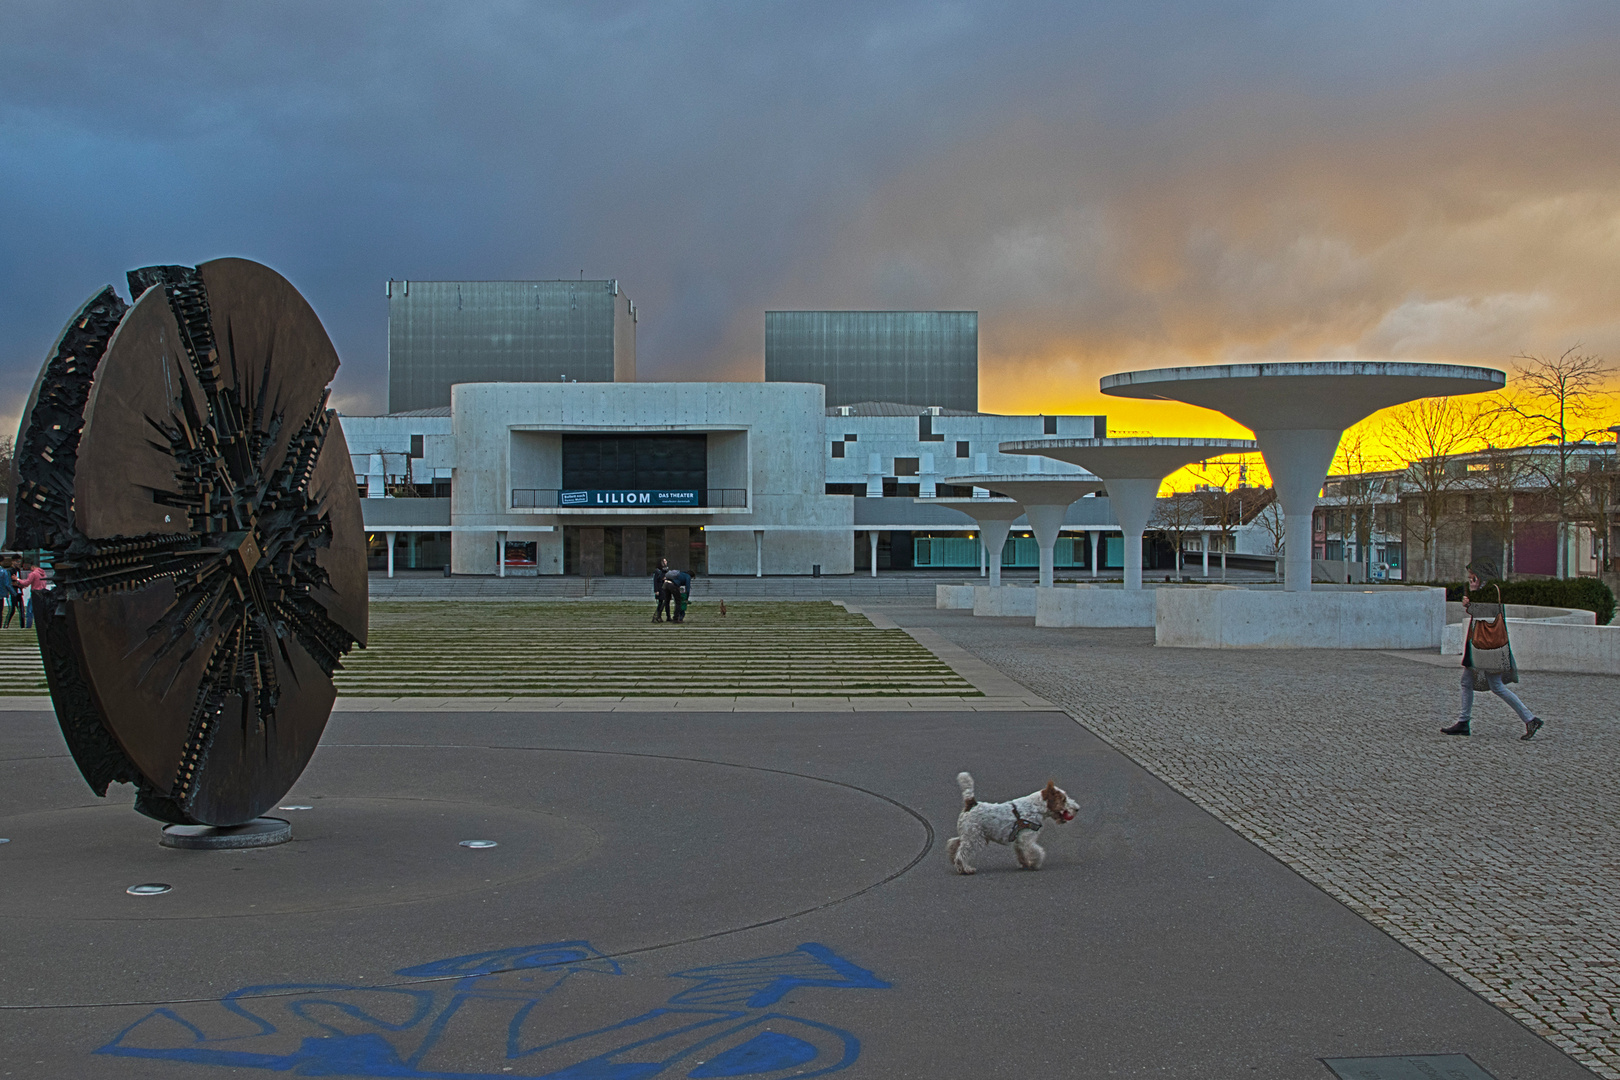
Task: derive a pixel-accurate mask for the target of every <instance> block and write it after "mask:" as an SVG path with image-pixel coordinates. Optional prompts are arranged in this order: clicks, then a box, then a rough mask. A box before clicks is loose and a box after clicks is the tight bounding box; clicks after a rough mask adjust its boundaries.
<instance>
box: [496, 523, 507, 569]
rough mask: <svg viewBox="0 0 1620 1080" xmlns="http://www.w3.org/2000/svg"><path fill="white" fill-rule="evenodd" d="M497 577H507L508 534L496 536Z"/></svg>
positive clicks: (499, 533)
mask: <svg viewBox="0 0 1620 1080" xmlns="http://www.w3.org/2000/svg"><path fill="white" fill-rule="evenodd" d="M495 576H496V577H505V576H506V534H505V533H504V532H498V533H496V534H495Z"/></svg>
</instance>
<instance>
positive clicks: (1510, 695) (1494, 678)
mask: <svg viewBox="0 0 1620 1080" xmlns="http://www.w3.org/2000/svg"><path fill="white" fill-rule="evenodd" d="M1485 681H1486V682H1487V683H1488V684H1489V685H1490V688H1491V693H1493V694H1495V695H1496V696H1497V697H1499V698H1501V699H1502V700H1503V701H1505V702H1507V703H1508V705H1510V706H1512V708H1513V711H1514V712H1516V713H1518V714H1519V719H1520V720H1523V721H1524V722H1525V723H1527V724H1528V723H1529V722H1530V720H1531V715H1530V710H1529V709H1527V708H1525V707H1524V702H1522V701H1520V700H1519V697H1518V695H1517V694H1515V693H1514V692H1513V691H1511V690H1509V689H1508V688H1507V684H1506V683H1504V682H1503V681H1502V676H1501V674H1500V673H1498V672H1494V671H1491V672H1486V673H1485ZM1473 713H1474V669H1473V668H1466V667H1465V668H1463V669H1462V715H1461V716H1460V717H1458V719H1459V720H1461V721H1462V722H1463V723H1465V724H1466V723H1468V722H1469V719H1470V718H1471V717H1472V716H1473Z"/></svg>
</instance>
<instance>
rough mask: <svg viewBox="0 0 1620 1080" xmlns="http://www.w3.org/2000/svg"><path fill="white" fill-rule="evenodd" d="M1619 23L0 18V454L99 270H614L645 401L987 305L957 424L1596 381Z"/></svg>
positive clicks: (63, 13) (346, 357)
mask: <svg viewBox="0 0 1620 1080" xmlns="http://www.w3.org/2000/svg"><path fill="white" fill-rule="evenodd" d="M1617 57H1620V4H1616V3H1613V2H1611V0H1593V2H1586V3H1559V2H1556V0H1538V2H1536V3H1528V2H1525V3H1506V2H1493V0H1470V2H1467V3H1461V2H1458V3H1447V2H1434V3H1422V2H1419V3H1413V2H1411V0H1403V2H1399V3H1354V2H1346V3H1341V4H1332V5H1329V4H1319V3H1317V4H1312V3H1299V2H1292V3H1280V2H1279V3H1247V4H1244V3H1211V2H1207V0H1206V2H1201V3H1154V2H1140V3H1130V4H1121V3H1110V4H1083V3H1075V2H1066V3H1059V4H1043V3H1037V2H1030V0H1022V2H1018V3H976V4H950V3H938V2H934V3H882V2H874V0H864V2H861V3H837V2H821V3H815V4H798V3H767V2H764V0H753V2H748V3H735V4H712V3H657V4H637V3H619V4H604V3H600V2H595V3H578V4H571V3H556V4H545V3H533V2H531V3H501V2H491V3H478V2H473V0H458V2H454V3H445V2H438V3H431V4H423V3H410V2H403V0H390V2H388V3H366V2H359V0H347V2H340V3H333V2H332V0H320V2H316V3H294V2H263V3H228V4H227V3H183V2H168V3H144V2H139V0H119V2H118V3H105V4H96V3H45V2H40V0H27V2H16V0H0V284H3V287H0V374H3V377H4V384H3V386H0V422H3V423H5V424H6V425H7V428H8V429H11V428H14V427H15V418H16V415H17V413H18V412H19V410H20V408H21V406H22V404H23V401H24V399H25V398H26V395H27V393H28V390H29V389H30V387H31V384H32V381H33V378H34V375H35V373H36V372H37V370H38V367H39V364H40V362H41V361H42V359H43V358H44V354H45V352H46V350H47V349H48V348H49V346H50V344H51V342H52V340H53V339H54V337H55V336H56V334H57V333H58V332H59V330H60V328H61V324H62V322H63V321H64V320H65V319H66V318H67V316H68V315H69V314H70V313H71V312H72V311H73V309H74V308H75V307H76V306H77V305H78V304H79V303H80V302H82V300H83V299H84V298H85V297H86V296H88V295H89V294H90V293H92V292H93V291H95V290H96V289H97V288H99V287H100V286H101V285H103V284H106V283H114V284H116V285H118V286H119V288H120V291H122V290H123V272H124V271H125V270H126V269H128V268H130V267H134V266H140V265H147V264H151V263H159V262H180V263H196V262H200V261H203V260H205V259H209V258H214V257H218V256H222V255H240V256H245V257H248V258H253V259H257V260H259V261H261V262H265V263H268V264H269V265H271V266H274V267H275V268H276V269H278V270H280V271H281V272H282V273H283V274H285V275H286V276H287V277H288V278H290V279H291V280H292V281H293V283H294V284H295V285H297V286H298V287H299V289H300V290H301V291H302V292H303V293H304V295H305V296H306V297H307V298H308V299H309V300H310V302H311V303H312V304H313V305H314V307H315V309H316V311H317V312H318V313H319V314H320V315H321V317H322V319H323V320H324V322H325V323H326V326H327V329H328V331H329V332H330V333H331V335H332V338H333V340H334V341H335V342H336V344H337V347H338V350H339V353H340V354H341V356H342V357H343V361H344V364H343V369H342V371H341V373H340V374H339V377H338V384H337V391H338V394H337V397H338V402H339V404H340V406H341V407H343V408H345V409H347V410H349V411H357V412H358V411H367V410H370V409H380V408H381V407H382V406H383V404H384V397H385V393H384V391H385V382H386V379H385V365H386V325H387V309H386V302H385V299H384V294H383V284H384V282H385V281H386V279H388V278H390V277H394V278H459V279H478V278H493V279H500V278H558V277H574V276H577V275H579V274H580V273H582V272H583V274H584V275H585V276H586V277H616V278H618V279H619V280H620V282H621V284H622V287H623V289H624V291H625V292H626V293H627V294H628V295H629V296H630V297H631V298H632V299H634V300H635V301H636V303H637V305H638V307H639V309H640V313H641V321H640V325H639V339H638V353H639V357H638V365H639V368H640V374H641V377H642V378H643V379H659V378H668V379H702V378H741V379H757V378H760V377H761V375H762V369H763V357H762V352H763V344H764V316H763V312H764V311H765V310H766V309H767V308H925V309H934V308H947V309H955V308H975V309H978V311H979V312H980V365H981V405H982V407H983V408H986V409H988V410H993V411H1044V412H1059V411H1078V412H1092V411H1098V412H1106V413H1108V414H1110V416H1111V417H1113V421H1112V426H1113V427H1114V428H1115V429H1117V430H1120V429H1122V430H1130V431H1136V432H1142V433H1145V432H1146V431H1148V430H1150V429H1151V430H1152V431H1153V433H1156V434H1202V433H1215V432H1229V431H1233V430H1235V429H1233V428H1232V427H1231V426H1230V425H1228V424H1225V423H1224V422H1221V421H1218V420H1214V419H1212V418H1211V417H1210V416H1209V415H1208V414H1199V413H1198V412H1197V411H1196V410H1186V409H1182V410H1177V409H1166V408H1164V407H1157V406H1155V407H1149V406H1143V405H1131V404H1126V403H1122V402H1120V401H1117V400H1113V399H1106V398H1102V397H1101V396H1100V395H1099V394H1098V393H1097V378H1098V377H1099V376H1100V375H1104V374H1107V373H1109V372H1113V371H1121V370H1129V369H1131V368H1138V367H1150V366H1163V365H1166V364H1173V363H1207V362H1218V361H1221V360H1227V359H1244V358H1254V357H1341V356H1361V357H1401V358H1425V359H1437V360H1448V361H1459V362H1467V363H1484V364H1491V365H1494V366H1505V365H1506V363H1507V361H1508V360H1509V358H1510V357H1511V356H1512V355H1513V354H1515V353H1519V352H1524V351H1531V352H1543V353H1545V352H1551V353H1557V352H1560V351H1562V350H1563V349H1564V348H1566V347H1568V346H1570V345H1572V344H1575V343H1577V342H1583V343H1584V344H1585V346H1586V348H1587V350H1588V351H1592V352H1597V353H1602V354H1605V355H1607V356H1609V357H1610V358H1611V359H1616V358H1620V291H1617V284H1620V109H1617V107H1616V103H1617V102H1620V63H1617V62H1616V59H1617Z"/></svg>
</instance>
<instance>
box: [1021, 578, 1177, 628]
mask: <svg viewBox="0 0 1620 1080" xmlns="http://www.w3.org/2000/svg"><path fill="white" fill-rule="evenodd" d="M1037 591H1038V592H1039V593H1040V596H1039V597H1038V598H1037V599H1036V601H1035V625H1036V626H1152V625H1153V624H1154V611H1155V605H1154V599H1153V598H1154V595H1155V594H1156V593H1158V592H1159V590H1158V589H1109V588H1103V587H1100V586H1097V585H1079V586H1075V587H1072V588H1063V587H1061V586H1060V587H1058V588H1055V589H1040V590H1037Z"/></svg>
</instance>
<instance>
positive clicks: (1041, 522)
mask: <svg viewBox="0 0 1620 1080" xmlns="http://www.w3.org/2000/svg"><path fill="white" fill-rule="evenodd" d="M946 482H947V483H950V484H960V485H964V486H965V485H967V484H972V485H973V486H974V487H982V488H989V489H990V490H991V491H993V492H995V493H996V494H998V495H1005V496H1007V497H1008V498H1011V499H1013V500H1015V501H1016V502H1018V503H1019V504H1021V505H1022V506H1023V508H1024V516H1026V517H1027V518H1029V527H1030V531H1031V532H1033V533H1034V534H1035V542H1036V543H1038V544H1039V545H1040V548H1041V576H1040V583H1041V586H1042V587H1043V588H1051V587H1052V571H1053V555H1054V553H1055V552H1056V550H1057V538H1058V532H1059V531H1061V530H1062V528H1063V516H1064V515H1065V514H1067V513H1068V512H1069V504H1070V503H1072V502H1074V500H1076V499H1078V498H1080V497H1082V496H1084V495H1090V494H1092V493H1094V492H1098V491H1101V490H1102V489H1103V482H1102V481H1101V480H1099V479H1097V478H1096V477H1095V476H1086V475H1084V474H1079V475H1077V474H1074V473H1069V474H1063V473H1056V474H1042V473H1027V474H1023V475H1018V474H1014V475H1012V476H1007V475H1000V476H996V475H985V476H952V477H950V478H949V479H948V480H947V481H946Z"/></svg>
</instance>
